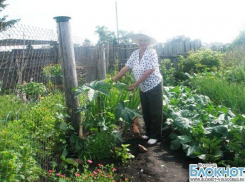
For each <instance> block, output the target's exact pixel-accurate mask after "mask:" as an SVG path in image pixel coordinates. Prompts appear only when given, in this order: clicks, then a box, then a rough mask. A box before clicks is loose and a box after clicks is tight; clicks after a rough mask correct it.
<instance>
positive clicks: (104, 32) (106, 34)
mask: <svg viewBox="0 0 245 182" xmlns="http://www.w3.org/2000/svg"><path fill="white" fill-rule="evenodd" d="M95 33H96V34H98V35H99V41H101V42H105V41H108V42H109V43H110V44H117V39H116V35H115V32H112V31H109V30H108V28H107V27H105V26H96V30H95Z"/></svg>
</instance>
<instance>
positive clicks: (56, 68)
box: [43, 64, 62, 77]
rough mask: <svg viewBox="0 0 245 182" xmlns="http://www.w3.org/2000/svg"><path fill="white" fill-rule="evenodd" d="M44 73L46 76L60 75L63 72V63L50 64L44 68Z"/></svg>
mask: <svg viewBox="0 0 245 182" xmlns="http://www.w3.org/2000/svg"><path fill="white" fill-rule="evenodd" d="M43 74H44V76H46V77H60V76H62V73H61V65H60V64H50V65H48V66H45V67H44V68H43Z"/></svg>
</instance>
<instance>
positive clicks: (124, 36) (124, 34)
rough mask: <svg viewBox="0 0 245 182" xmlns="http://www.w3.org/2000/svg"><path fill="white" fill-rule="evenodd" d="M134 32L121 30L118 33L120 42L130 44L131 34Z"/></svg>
mask: <svg viewBox="0 0 245 182" xmlns="http://www.w3.org/2000/svg"><path fill="white" fill-rule="evenodd" d="M132 33H133V32H128V31H124V30H119V31H118V34H119V43H120V44H130V43H131V41H130V39H129V36H130V35H131V34H132Z"/></svg>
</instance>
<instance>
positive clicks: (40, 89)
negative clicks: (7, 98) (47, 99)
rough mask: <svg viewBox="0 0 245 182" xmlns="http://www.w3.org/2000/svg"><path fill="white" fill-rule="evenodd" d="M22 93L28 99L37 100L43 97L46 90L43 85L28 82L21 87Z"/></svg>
mask: <svg viewBox="0 0 245 182" xmlns="http://www.w3.org/2000/svg"><path fill="white" fill-rule="evenodd" d="M23 91H24V92H25V94H26V95H27V96H28V99H34V100H37V99H38V97H40V96H43V95H44V93H45V92H46V91H47V89H46V87H45V85H44V84H43V83H37V82H29V83H27V84H25V85H23Z"/></svg>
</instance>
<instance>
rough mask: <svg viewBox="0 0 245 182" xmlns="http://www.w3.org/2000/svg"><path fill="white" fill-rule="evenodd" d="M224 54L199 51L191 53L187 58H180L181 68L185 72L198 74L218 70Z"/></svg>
mask: <svg viewBox="0 0 245 182" xmlns="http://www.w3.org/2000/svg"><path fill="white" fill-rule="evenodd" d="M221 58H222V54H221V53H219V52H216V51H212V50H209V49H207V50H198V51H196V52H189V54H188V56H187V58H184V57H183V56H180V57H179V61H180V64H179V65H180V68H181V69H182V71H183V72H187V73H196V72H203V71H204V70H210V71H212V70H218V69H219V67H220V65H221V63H220V62H221Z"/></svg>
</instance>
